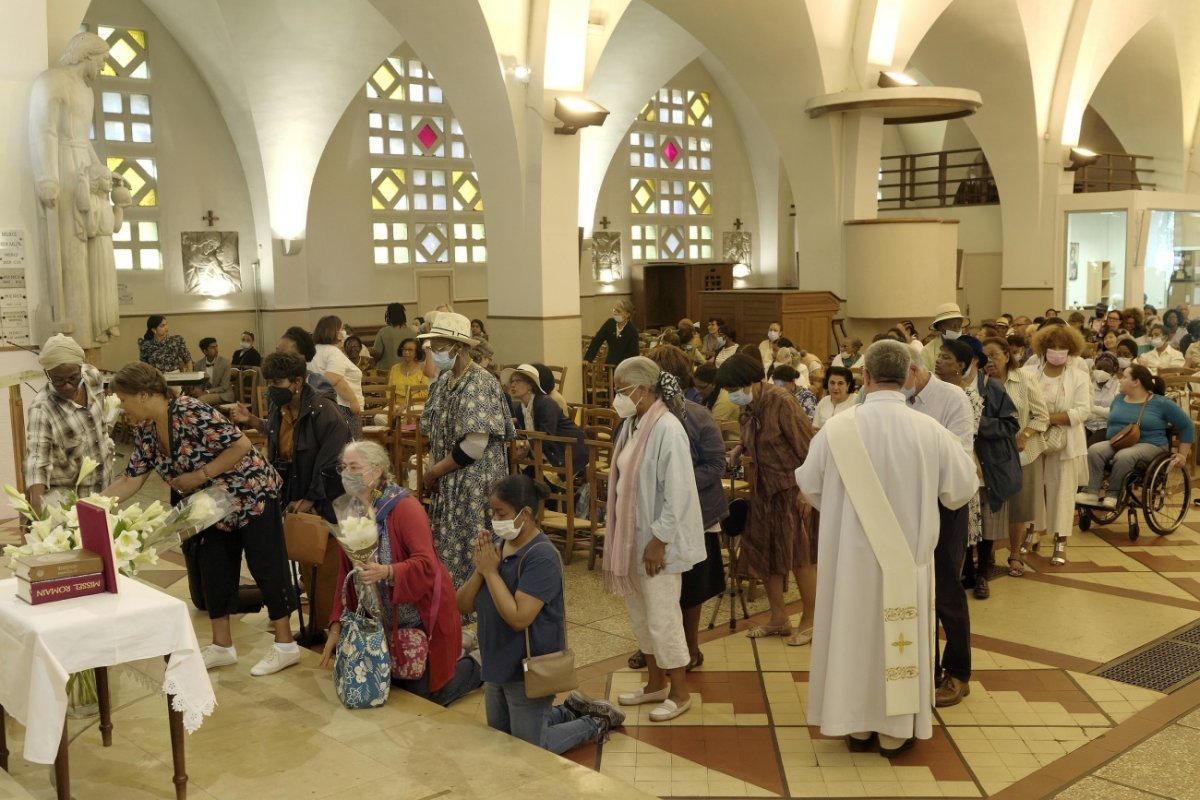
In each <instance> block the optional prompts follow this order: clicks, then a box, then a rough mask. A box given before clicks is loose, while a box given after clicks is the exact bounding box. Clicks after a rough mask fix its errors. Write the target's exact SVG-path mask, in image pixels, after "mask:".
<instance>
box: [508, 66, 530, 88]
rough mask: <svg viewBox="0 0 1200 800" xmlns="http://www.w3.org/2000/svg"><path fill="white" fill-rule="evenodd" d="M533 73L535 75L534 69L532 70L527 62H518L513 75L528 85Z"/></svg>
mask: <svg viewBox="0 0 1200 800" xmlns="http://www.w3.org/2000/svg"><path fill="white" fill-rule="evenodd" d="M532 75H533V70H531V69H530V68H529V67H528V66H526V65H525V64H516V65H515V66H513V68H512V76H513V78H514V79H516V81H517V83H523V84H525V85H526V86H528V85H529V78H530V76H532Z"/></svg>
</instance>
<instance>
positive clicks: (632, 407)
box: [613, 392, 637, 419]
mask: <svg viewBox="0 0 1200 800" xmlns="http://www.w3.org/2000/svg"><path fill="white" fill-rule="evenodd" d="M613 411H615V412H617V416H619V417H621V419H628V418H629V417H632V416H633V415H634V414H636V413H637V403H635V402H633V399H632V398H631V397H629V395H627V394H625V393H624V392H618V393H617V396H616V397H614V398H613Z"/></svg>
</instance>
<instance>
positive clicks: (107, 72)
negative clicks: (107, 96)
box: [100, 61, 117, 78]
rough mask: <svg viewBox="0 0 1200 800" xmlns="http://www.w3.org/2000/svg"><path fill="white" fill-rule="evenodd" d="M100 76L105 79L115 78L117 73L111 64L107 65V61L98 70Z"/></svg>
mask: <svg viewBox="0 0 1200 800" xmlns="http://www.w3.org/2000/svg"><path fill="white" fill-rule="evenodd" d="M100 74H101V75H103V76H105V77H106V78H115V77H116V76H117V71H116V70H115V69H113V68H112V64H109V63H108V62H107V61H105V62H104V66H103V67H101V68H100Z"/></svg>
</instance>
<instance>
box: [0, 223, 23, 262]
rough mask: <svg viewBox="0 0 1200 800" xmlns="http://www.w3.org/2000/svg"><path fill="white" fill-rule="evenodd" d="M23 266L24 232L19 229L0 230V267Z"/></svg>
mask: <svg viewBox="0 0 1200 800" xmlns="http://www.w3.org/2000/svg"><path fill="white" fill-rule="evenodd" d="M23 266H25V231H23V230H22V229H20V228H2V229H0V267H23Z"/></svg>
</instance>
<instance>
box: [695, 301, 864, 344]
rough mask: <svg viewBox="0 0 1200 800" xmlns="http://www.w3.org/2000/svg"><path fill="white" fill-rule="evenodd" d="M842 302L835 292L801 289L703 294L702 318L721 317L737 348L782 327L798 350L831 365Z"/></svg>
mask: <svg viewBox="0 0 1200 800" xmlns="http://www.w3.org/2000/svg"><path fill="white" fill-rule="evenodd" d="M841 302H842V299H841V298H840V297H838V296H837V295H836V294H834V293H833V292H802V291H799V290H798V289H729V290H721V291H708V292H701V293H700V317H699V319H701V320H706V319H708V318H709V317H720V318H721V319H724V320H725V322H726V323H728V324H729V325H732V326H733V329H734V331H735V332H736V333H737V337H738V344H741V345H746V344H758V343H759V342H761V341H762V340H763V339H765V338H767V326H768V325H770V324H771V323H772V322H779V323H782V325H783V335H784V336H785V337H786V338H788V339H791V341H792V343H793V344H795V345H796V347H799V348H803V349H804V350H807V351H809V352H810V353H814V354H815V355H816V356H817V357H818V358H820V359H821V361H822V362H828V360H829V357H830V355H831V354H832V353H833V320H834V318H835V317H837V316H839V315H840V314H839V309H840V307H841Z"/></svg>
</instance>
